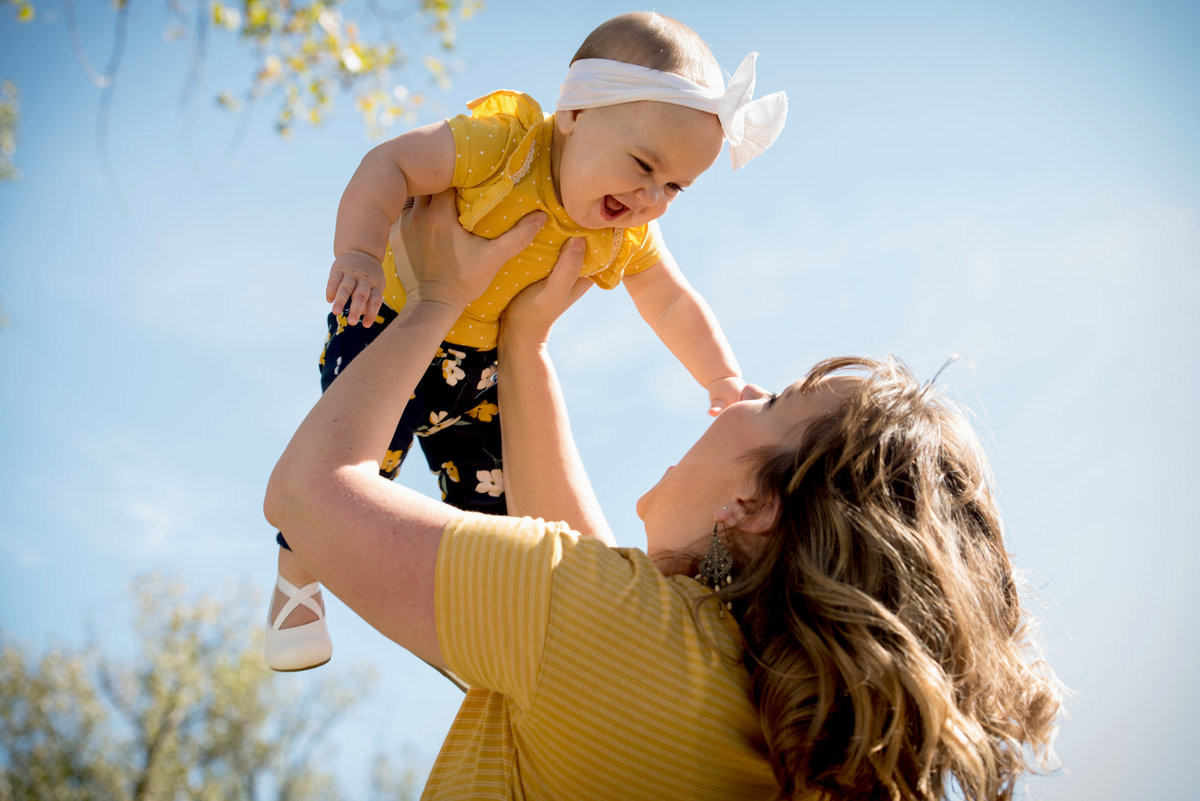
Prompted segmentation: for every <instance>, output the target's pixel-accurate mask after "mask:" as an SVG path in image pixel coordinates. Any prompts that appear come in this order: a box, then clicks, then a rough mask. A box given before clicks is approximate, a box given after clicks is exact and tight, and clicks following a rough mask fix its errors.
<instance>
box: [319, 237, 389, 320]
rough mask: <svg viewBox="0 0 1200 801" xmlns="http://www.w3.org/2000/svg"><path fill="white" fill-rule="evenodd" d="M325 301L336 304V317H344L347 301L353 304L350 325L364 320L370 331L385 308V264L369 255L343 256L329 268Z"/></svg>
mask: <svg viewBox="0 0 1200 801" xmlns="http://www.w3.org/2000/svg"><path fill="white" fill-rule="evenodd" d="M325 300H327V301H329V302H330V303H332V304H333V313H334V314H341V313H342V309H344V308H346V301H350V311H349V313H348V314H347V315H346V321H347V323H348V324H349V325H354V324H355V323H357V322H359V321H360V320H361V321H362V325H363V327H364V328H370V327H371V323H373V322H375V315H377V314H379V307H380V306H382V305H383V265H382V264H380V263H379V260H378V259H376V258H375V257H374V256H370V255H368V254H366V253H361V252H358V251H352V252H350V253H342V254H341V255H339V256H338V257H337V258H335V259H334V260H333V266H332V267H330V268H329V283H328V284H326V285H325Z"/></svg>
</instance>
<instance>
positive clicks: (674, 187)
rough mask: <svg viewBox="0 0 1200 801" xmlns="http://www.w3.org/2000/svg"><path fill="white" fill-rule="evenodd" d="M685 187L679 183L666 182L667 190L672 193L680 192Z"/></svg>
mask: <svg viewBox="0 0 1200 801" xmlns="http://www.w3.org/2000/svg"><path fill="white" fill-rule="evenodd" d="M686 188H687V187H684V186H680V185H679V184H667V191H668V192H670V193H671V194H672V195H678V194H679V193H680V192H682V191H683V190H684V189H686Z"/></svg>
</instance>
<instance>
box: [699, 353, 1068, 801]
mask: <svg viewBox="0 0 1200 801" xmlns="http://www.w3.org/2000/svg"><path fill="white" fill-rule="evenodd" d="M847 371H850V372H853V373H855V374H857V375H859V376H860V377H861V382H860V383H859V384H858V386H857V389H856V390H852V391H851V392H850V394H849V396H848V397H846V398H845V400H843V401H842V402H841V403H840V404H839V405H838V406H837V407H836V408H835V409H834V410H832V411H831V412H829V413H828V414H826V415H824V416H823V417H821V418H818V419H816V420H813V421H809V424H808V427H807V429H806V430H805V431H804V433H803V435H802V436H801V438H800V440H799V444H798V446H797V445H796V444H794V443H793V444H792V445H791V446H787V447H783V446H781V447H779V448H777V449H773V450H772V452H770V453H767V454H764V456H765V459H764V461H763V463H762V465H761V467H760V468H759V469H758V483H759V486H760V489H761V490H762V492H763V493H764V495H763V497H775V498H778V500H779V510H780V511H779V517H778V521H777V523H776V525H775V528H774V531H773V532H772V533H771V534H770V535H769V536H767V537H765V538H762V539H761V541H762V542H763V543H764V544H763V545H761V546H760V547H758V548H756V549H755V553H754V556H753V557H750V558H749V561H748V563H747V564H745V566H744V567H743V568H742V570H741V573H740V575H739V576H738V577H737V580H736V581H735V582H734V583H733V584H732V585H731V586H730V587H728V588H727V589H725V590H723V591H722V592H721V593H719V594H718V595H719V596H720V597H721V598H722V600H728V601H732V603H733V607H734V609H735V610H736V615H737V618H738V620H739V621H740V624H741V628H742V631H743V634H744V637H745V642H746V663H747V667H748V669H749V671H750V675H751V686H752V692H753V696H754V700H755V702H756V704H757V707H758V710H759V715H760V717H761V721H762V727H763V732H764V735H765V738H766V744H767V748H768V750H769V752H770V760H771V765H772V768H773V770H774V772H775V776H776V779H777V780H778V781H779V785H780V789H781V791H780V797H781V798H785V799H791V798H795V797H800V796H805V795H806V794H815V795H817V796H825V797H828V798H834V799H848V798H853V799H860V798H861V799H888V800H889V801H899V800H901V799H903V800H904V801H908V800H909V799H935V798H942V797H943V796H944V795H945V793H946V792H947V790H949V789H950V788H951V787H952V786H954V785H957V787H958V789H959V791H960V792H961V794H962V795H963V796H964V797H965V798H966V799H969V801H984V799H988V800H990V799H1009V798H1011V797H1012V795H1013V791H1014V788H1015V784H1016V781H1017V780H1018V779H1019V778H1020V776H1021V775H1022V774H1023V773H1025V772H1027V771H1029V770H1033V769H1037V768H1041V767H1045V766H1046V765H1047V764H1048V761H1049V759H1050V758H1051V757H1052V752H1051V738H1052V732H1053V727H1054V723H1055V720H1056V718H1057V716H1058V712H1059V698H1060V690H1059V685H1058V683H1057V680H1056V679H1055V677H1054V675H1053V673H1052V672H1051V671H1050V669H1049V667H1048V666H1047V665H1046V664H1045V663H1044V662H1043V661H1042V660H1041V659H1040V657H1039V656H1038V652H1037V651H1036V649H1035V647H1034V645H1033V644H1032V642H1031V640H1030V637H1029V621H1028V619H1027V617H1026V615H1025V614H1024V613H1023V611H1022V609H1021V604H1020V599H1019V596H1018V591H1017V584H1016V582H1015V580H1014V577H1013V571H1012V567H1011V565H1010V563H1009V557H1008V554H1007V553H1006V552H1005V548H1004V538H1003V526H1002V524H1001V520H1000V514H999V510H998V508H997V506H996V502H995V498H994V494H993V491H992V489H991V480H990V476H989V471H988V467H987V462H986V459H985V458H984V456H983V453H982V450H981V448H980V446H979V443H978V441H977V439H976V437H975V435H974V432H973V431H972V429H971V427H970V425H969V424H968V423H967V421H966V418H965V417H964V416H963V414H962V413H961V412H959V411H958V410H957V409H956V408H955V407H954V406H953V405H952V404H951V403H950V402H948V401H947V400H946V399H945V398H944V397H943V396H942V395H941V394H940V392H938V391H936V390H935V389H934V388H933V387H932V385H930V384H926V385H920V384H919V383H918V382H917V381H916V380H914V378H913V377H912V375H911V373H910V372H909V371H908V370H907V369H906V368H905V367H904V366H903V365H902V364H900V363H898V362H897V361H895V360H894V359H888V360H886V361H872V360H867V359H850V358H842V359H831V360H828V361H825V362H822V363H820V364H818V365H817V366H816V367H815V368H813V370H812V371H811V372H810V373H809V374H808V376H807V378H806V379H805V381H804V384H803V388H804V391H809V390H811V389H812V388H814V387H816V386H817V385H818V384H820V383H821V382H822V381H823V380H825V379H826V378H827V377H829V376H832V375H835V374H839V373H845V372H847ZM734 535H735V536H734V539H735V549H736V550H739V551H740V550H741V549H740V548H736V543H738V542H745V541H747V540H748V539H749V538H750V537H751V535H748V534H740V535H739V534H737V533H736V532H734ZM756 539H758V538H756Z"/></svg>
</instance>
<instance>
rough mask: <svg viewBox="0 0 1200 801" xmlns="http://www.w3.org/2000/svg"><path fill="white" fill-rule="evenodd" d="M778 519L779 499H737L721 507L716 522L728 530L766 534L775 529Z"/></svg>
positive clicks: (772, 497)
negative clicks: (734, 529)
mask: <svg viewBox="0 0 1200 801" xmlns="http://www.w3.org/2000/svg"><path fill="white" fill-rule="evenodd" d="M778 519H779V498H777V497H775V496H774V495H772V496H771V497H770V498H766V499H763V498H738V499H736V500H735V501H734V502H733V503H731V504H729V505H728V506H722V507H721V510H720V511H719V512H717V514H716V520H717V522H718V523H721V524H723V525H725V526H728V527H729V528H736V529H737V530H738V531H744V532H746V533H747V534H766V533H768V532H770V531H771V530H773V529H774V528H775V521H776V520H778Z"/></svg>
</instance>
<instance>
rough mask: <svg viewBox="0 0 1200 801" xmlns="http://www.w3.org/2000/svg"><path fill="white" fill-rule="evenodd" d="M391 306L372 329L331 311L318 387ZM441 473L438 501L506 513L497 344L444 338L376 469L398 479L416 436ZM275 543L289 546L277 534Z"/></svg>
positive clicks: (389, 316) (386, 318)
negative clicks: (478, 344) (459, 342)
mask: <svg viewBox="0 0 1200 801" xmlns="http://www.w3.org/2000/svg"><path fill="white" fill-rule="evenodd" d="M394 319H396V312H395V311H393V310H392V309H390V308H388V307H387V306H386V305H385V306H382V307H381V308H380V310H379V315H378V316H377V317H376V318H375V322H374V324H373V325H372V326H371V327H370V328H364V327H363V326H361V325H348V324H347V320H346V310H343V312H342V314H340V315H334V314H333V313H330V315H329V335H328V336H327V337H326V339H325V348H324V350H323V351H322V352H321V358H320V360H319V367H320V369H321V391H322V392H324V391H325V390H327V389H329V385H330V384H332V383H333V381H334V379H336V378H337V377H338V375H340V374H341V372H342V370H344V369H346V366H347V365H348V364H349V363H350V362H351V360H353V359H354V357H355V356H357V355H358V354H359V353H362V351H363V349H364V348H366V347H367V345H369V344H371V343H372V342H373V341H374V340H375V338H376V337H377V336H379V334H380V332H382V331H383V329H384V328H385V327H387V325H388V324H389V323H391V322H392V320H394ZM414 436H416V437H417V438H419V439H420V442H421V452H422V453H423V454H424V455H425V461H426V462H427V463H428V465H429V469H430V470H432V471H433V473H434V474H435V475H436V476H437V478H438V486H440V487H441V490H442V499H443V500H444V501H446V503H448V504H450V505H452V506H456V507H458V508H459V509H467V510H470V511H475V512H485V513H487V514H504V513H505V499H504V472H503V469H502V465H501V454H500V407H499V405H498V403H497V393H496V349H495V348H489V349H487V350H479V349H477V348H470V347H467V346H465V345H456V344H454V343H451V342H443V343H442V345H441V347H440V348H438V350H437V353H436V354H434V357H433V360H432V361H430V363H429V367H428V368H427V369H426V370H425V374H424V375H423V376H422V377H421V380H420V382H418V384H417V388H416V391H415V392H414V393H413V395H412V397H411V398H409V401H408V405H407V406H405V407H404V413H403V414H402V415H401V417H400V422H399V423H398V424H397V425H396V431H395V433H394V434H392V441H391V442H390V443H389V444H388V449H387V453H386V454H384V457H383V459H382V460H381V462H380V467H379V474H380V475H381V476H384V477H386V478H395V477H396V474H397V473H399V472H400V465H401V463H402V462H403V461H404V458H405V457H406V456H407V455H408V452H409V450H411V448H412V443H413V437H414ZM275 539H276V541H277V542H278V543H279V544H280V545H281V546H283V547H284V548H287V547H288V545H287V541H286V540H284V538H283V535H282V534H277V535H276V537H275Z"/></svg>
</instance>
